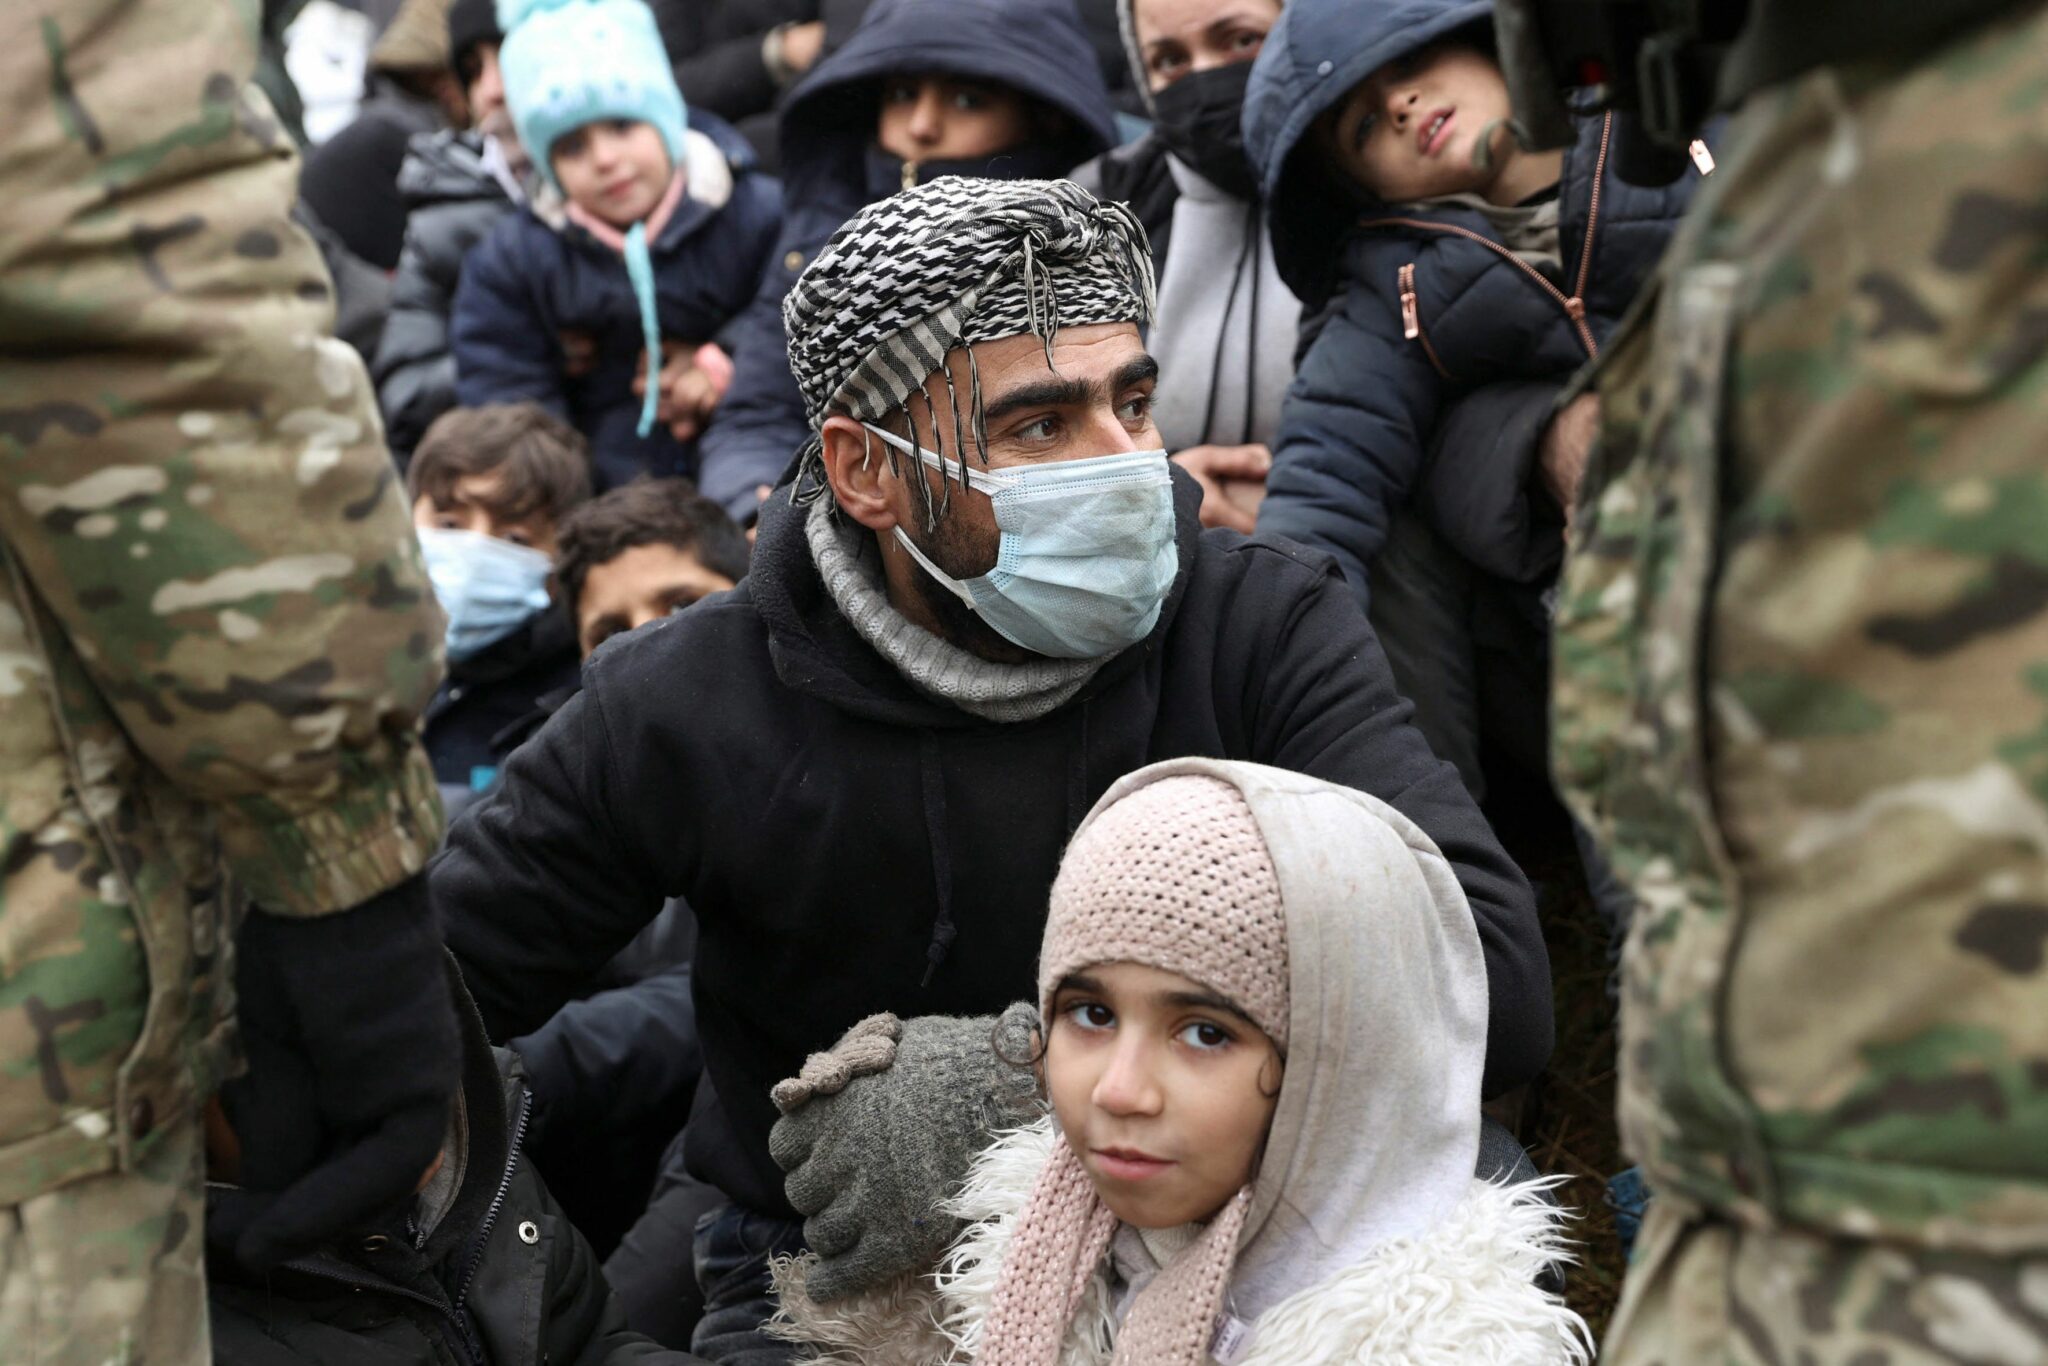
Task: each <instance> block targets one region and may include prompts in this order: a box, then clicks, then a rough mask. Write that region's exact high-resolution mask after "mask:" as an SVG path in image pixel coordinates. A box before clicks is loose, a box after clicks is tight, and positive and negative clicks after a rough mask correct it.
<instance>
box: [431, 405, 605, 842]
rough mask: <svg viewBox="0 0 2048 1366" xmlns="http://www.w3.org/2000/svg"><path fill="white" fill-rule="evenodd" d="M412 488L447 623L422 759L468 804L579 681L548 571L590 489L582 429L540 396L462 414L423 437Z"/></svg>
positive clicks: (565, 617)
mask: <svg viewBox="0 0 2048 1366" xmlns="http://www.w3.org/2000/svg"><path fill="white" fill-rule="evenodd" d="M406 492H407V494H408V495H409V496H410V497H411V499H412V521H413V527H414V530H415V531H416V533H417V534H418V536H419V539H420V551H421V554H422V555H423V556H424V558H425V559H426V562H427V577H428V579H429V580H430V581H431V582H432V584H433V586H434V596H435V597H436V598H437V599H439V601H440V604H441V610H442V611H443V612H444V613H446V614H447V617H448V634H447V642H446V644H447V650H448V677H447V679H446V681H444V682H443V683H442V684H441V688H440V691H438V692H436V693H435V694H434V700H433V701H432V702H431V703H429V704H428V706H427V714H426V746H427V757H428V758H430V759H431V760H432V761H433V764H434V777H435V778H436V780H438V781H439V782H440V784H441V790H442V795H443V797H444V798H447V799H448V800H449V802H450V803H451V804H453V805H460V804H461V803H464V802H466V801H468V799H469V798H470V797H471V796H472V795H473V794H474V793H476V792H480V791H482V790H483V789H484V788H486V787H489V786H490V784H491V783H492V781H493V780H494V779H495V778H496V776H497V766H498V763H499V761H500V759H502V757H503V755H504V753H505V752H506V750H508V749H509V748H510V747H511V743H510V737H512V736H515V735H523V734H525V733H526V731H528V730H530V729H531V726H530V724H528V721H529V718H530V717H531V715H532V714H533V713H534V711H535V710H536V708H538V707H539V706H540V705H541V699H542V698H544V697H546V696H548V695H549V694H551V693H554V692H556V691H558V690H559V689H562V688H565V687H568V686H571V685H573V684H574V683H575V681H576V674H577V667H578V654H577V650H576V625H575V621H574V619H573V618H572V617H571V616H570V614H569V612H568V611H567V609H566V608H565V607H564V606H562V605H561V604H560V603H558V602H557V601H556V600H555V598H554V596H553V594H552V593H551V591H550V583H549V576H550V574H551V573H552V572H553V568H554V558H555V530H556V527H557V526H558V525H559V524H560V523H561V520H562V519H563V518H564V517H566V516H567V515H568V514H569V512H570V510H571V509H573V508H575V507H577V506H578V505H580V504H582V503H583V502H585V501H586V500H587V499H588V498H589V497H590V458H589V454H588V451H587V449H586V447H585V445H584V442H583V438H582V437H580V436H578V435H577V434H576V433H575V431H573V430H572V429H571V428H569V427H568V426H566V425H565V424H563V423H562V422H560V421H558V420H557V419H555V418H553V417H551V416H549V415H548V414H547V413H546V412H545V411H543V410H542V409H541V408H539V407H538V406H536V405H534V404H531V403H512V404H495V405H492V406H489V407H484V408H457V409H454V410H453V411H451V412H447V413H443V414H442V415H441V416H440V417H439V418H437V419H435V421H434V424H433V425H432V426H431V427H428V428H427V433H426V435H425V436H424V437H422V438H421V439H420V444H419V449H418V450H416V451H415V452H414V453H413V458H412V464H411V466H410V467H409V468H408V469H407V471H406ZM501 737H504V738H501Z"/></svg>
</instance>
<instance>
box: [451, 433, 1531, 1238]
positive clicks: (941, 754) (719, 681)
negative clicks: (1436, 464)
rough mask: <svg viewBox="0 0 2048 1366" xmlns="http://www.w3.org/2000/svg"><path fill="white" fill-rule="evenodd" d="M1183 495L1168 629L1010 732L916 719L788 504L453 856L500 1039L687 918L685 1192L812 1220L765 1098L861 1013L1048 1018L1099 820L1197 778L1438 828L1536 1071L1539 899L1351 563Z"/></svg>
mask: <svg viewBox="0 0 2048 1366" xmlns="http://www.w3.org/2000/svg"><path fill="white" fill-rule="evenodd" d="M1175 485H1176V489H1175V492H1176V503H1177V514H1178V523H1179V533H1178V546H1179V554H1180V569H1179V573H1178V575H1177V576H1176V579H1175V582H1174V586H1173V589H1172V591H1171V593H1170V594H1169V596H1168V599H1167V602H1166V605H1165V607H1164V610H1163V611H1162V613H1161V615H1160V620H1159V624H1158V625H1157V626H1156V627H1155V628H1154V630H1153V633H1152V635H1151V636H1150V637H1148V638H1147V639H1146V640H1145V641H1143V642H1141V643H1140V644H1138V645H1135V646H1133V647H1131V648H1130V649H1128V650H1126V651H1124V652H1123V653H1122V654H1120V655H1118V656H1117V657H1116V658H1115V659H1113V660H1111V661H1110V662H1109V663H1107V664H1106V665H1105V666H1104V667H1103V668H1102V669H1101V670H1100V672H1098V673H1097V674H1096V675H1095V677H1094V678H1093V679H1092V680H1090V681H1089V683H1088V684H1087V685H1086V686H1085V687H1084V688H1083V689H1082V690H1081V691H1080V693H1079V694H1077V695H1076V696H1075V697H1074V698H1073V699H1072V700H1071V701H1069V702H1067V703H1066V704H1065V705H1064V706H1062V707H1060V708H1058V709H1057V710H1055V711H1054V712H1052V713H1051V714H1050V715H1047V716H1045V717H1042V718H1040V719H1039V720H1036V721H1031V722H1026V723H1021V724H1012V725H999V724H993V723H989V722H985V721H981V720H978V719H976V718H975V717H973V716H970V715H968V714H967V713H966V712H963V711H960V710H958V709H956V708H954V707H952V706H950V705H948V704H945V703H942V702H938V701H934V700H932V699H930V698H928V697H926V696H924V695H923V694H922V693H920V692H918V691H917V690H916V689H914V688H913V687H912V686H911V684H910V683H909V682H908V681H906V680H905V679H904V678H903V677H902V675H900V674H899V673H898V672H897V671H896V670H895V668H894V667H893V666H892V665H890V664H889V663H888V662H886V661H885V660H884V659H883V658H882V657H881V656H880V655H878V654H876V653H875V652H874V651H873V650H872V649H871V648H870V647H869V646H868V645H867V644H866V643H865V642H864V641H862V640H861V639H860V637H859V636H858V635H857V634H856V632H855V630H854V628H853V626H852V625H851V624H850V623H848V622H847V621H846V619H845V618H844V617H843V616H842V615H841V614H840V612H839V610H838V608H837V606H836V605H835V604H834V603H833V601H832V599H831V598H830V597H829V595H828V594H827V593H826V591H825V587H824V584H823V583H822V581H821V579H820V577H819V575H818V572H817V569H816V567H815V565H814V563H813V561H812V559H811V554H810V550H809V546H808V543H807V541H806V538H805V535H804V529H803V510H802V509H792V508H791V507H790V506H789V504H788V500H787V497H786V495H783V494H778V495H777V496H776V497H775V498H774V499H772V500H771V501H770V504H769V506H768V508H767V510H766V511H765V513H764V515H763V518H762V525H761V534H760V540H759V543H758V545H757V547H756V550H755V555H754V565H753V569H752V571H751V572H750V573H749V574H748V576H747V579H746V581H745V582H744V583H742V584H741V585H740V586H739V587H738V588H737V589H735V590H733V591H732V592H730V593H725V594H721V595H719V596H717V597H712V598H707V599H705V600H704V601H702V602H700V603H698V604H697V605H696V606H694V607H692V608H691V609H690V610H689V611H687V612H683V613H679V614H678V615H676V616H673V617H670V618H667V619H666V620H664V621H662V622H659V623H656V624H652V625H650V626H648V627H647V628H645V629H642V630H639V631H635V632H632V633H630V634H629V635H625V636H621V637H619V638H618V640H617V641H616V643H611V644H607V645H606V646H605V647H604V648H602V649H600V650H599V651H598V653H597V654H596V655H595V656H594V657H593V658H592V659H591V661H590V662H589V664H588V665H587V666H586V667H585V670H584V687H583V691H582V693H580V694H579V695H578V696H577V697H576V698H575V699H574V700H573V701H571V702H570V703H569V704H568V705H567V706H566V707H564V708H563V709H562V710H561V711H560V712H559V713H557V714H556V715H555V717H554V719H553V720H551V721H550V722H549V723H548V725H547V726H546V727H544V728H543V729H542V730H541V732H540V734H539V735H537V736H536V737H534V739H533V740H532V741H530V742H529V743H527V744H526V745H525V746H523V747H522V748H521V749H520V750H519V751H518V752H517V753H516V754H514V755H513V756H512V758H511V760H510V761H509V762H508V763H507V765H506V767H505V771H504V775H503V779H502V781H501V783H500V785H499V787H498V789H497V790H496V791H495V792H494V793H492V794H491V795H489V796H488V797H486V798H485V799H483V800H482V801H480V802H478V803H477V804H476V805H475V806H474V807H472V808H471V809H470V810H469V811H468V812H466V813H465V814H464V815H463V816H462V817H461V818H460V819H459V820H457V821H456V823H455V828H454V829H453V830H452V831H451V832H450V835H449V839H448V845H447V848H446V850H445V851H444V852H443V853H442V854H441V856H440V857H439V859H438V860H437V861H436V862H435V864H434V865H433V868H432V873H431V885H432V889H433V896H434V899H435V902H436V905H437V907H438V909H439V911H440V913H441V915H442V920H443V924H444V925H445V926H446V928H447V935H448V943H449V945H450V947H451V948H452V949H453V950H454V951H455V954H456V956H457V958H458V959H460V960H461V962H462V965H463V970H464V973H465V975H466V977H467V979H468V981H469V983H470V986H471V989H472V990H473V991H474V992H475V994H476V998H477V1001H478V1003H479V1005H480V1006H481V1007H482V1009H483V1011H484V1016H485V1019H486V1020H487V1021H488V1022H489V1024H490V1025H491V1028H492V1030H493V1031H494V1033H495V1034H496V1035H498V1036H501V1037H502V1036H506V1035H510V1034H517V1033H520V1032H522V1031H524V1030H527V1029H531V1028H532V1027H533V1026H535V1025H536V1024H538V1023H539V1022H540V1021H541V1020H542V1019H544V1018H545V1017H546V1016H547V1014H548V1013H549V1012H550V1011H551V1010H552V1009H554V1007H555V1006H556V1005H558V1004H559V1003H560V1002H562V1001H563V1000H566V999H567V998H569V997H570V996H571V995H573V994H575V993H576V991H577V990H578V989H579V987H580V986H581V984H582V982H583V980H584V979H585V978H587V977H588V975H589V974H590V973H591V972H593V971H594V970H595V969H596V968H597V967H598V966H599V965H600V964H601V963H603V962H604V960H605V959H606V958H607V957H608V956H610V955H611V954H612V953H614V952H616V951H617V950H618V948H619V946H620V945H622V944H623V943H625V942H626V940H627V939H629V938H630V937H631V936H632V935H633V933H634V932H635V931H636V930H637V929H639V927H640V926H641V925H643V924H645V923H646V921H647V919H648V918H649V917H650V916H652V915H653V914H654V913H655V911H656V910H657V909H659V907H660V906H661V904H662V901H663V899H664V898H665V897H668V896H672V895H681V896H684V897H686V898H687V899H688V900H689V902H690V905H691V906H692V907H693V908H694V909H695V910H696V912H697V919H698V942H697V958H696V975H695V982H694V986H695V998H696V1005H697V1022H698V1030H699V1034H700V1037H701V1040H702V1043H703V1049H704V1059H705V1067H706V1071H707V1074H708V1075H709V1078H710V1080H711V1083H712V1085H713V1087H714V1088H715V1089H716V1091H717V1094H718V1098H719V1100H720V1102H721V1103H722V1110H723V1113H722V1114H719V1115H716V1116H706V1117H704V1119H700V1120H693V1121H692V1123H691V1125H690V1131H689V1137H690V1162H691V1168H692V1170H693V1171H694V1172H696V1173H697V1174H698V1175H700V1176H701V1177H703V1178H704V1179H706V1180H710V1181H712V1182H713V1183H714V1184H716V1185H718V1186H719V1187H720V1188H721V1189H723V1190H725V1191H726V1192H727V1193H728V1194H730V1195H732V1196H733V1197H734V1198H736V1199H738V1200H740V1201H741V1202H743V1203H745V1204H747V1205H751V1206H753V1207H755V1208H757V1209H761V1210H764V1211H777V1212H781V1213H783V1215H784V1217H790V1212H789V1209H788V1206H787V1204H786V1203H785V1201H784V1199H783V1193H782V1177H781V1173H780V1172H779V1171H778V1170H777V1168H776V1166H775V1163H774V1162H773V1160H772V1159H771V1158H770V1157H769V1155H768V1130H769V1128H770V1127H771V1126H772V1125H773V1123H774V1121H775V1117H776V1115H775V1108H774V1106H773V1105H772V1104H771V1103H770V1102H769V1099H768V1091H769V1088H770V1086H771V1085H772V1084H773V1083H774V1082H776V1081H777V1080H779V1079H781V1078H783V1077H786V1076H790V1075H793V1074H794V1073H795V1072H796V1070H797V1069H798V1068H799V1067H800V1066H801V1065H802V1063H803V1061H804V1058H805V1056H806V1055H807V1054H808V1053H810V1052H812V1051H813V1050H816V1049H821V1048H824V1047H827V1046H829V1045H830V1044H831V1042H832V1041H833V1040H834V1039H835V1038H836V1037H837V1036H838V1035H839V1034H840V1033H841V1032H843V1031H844V1030H845V1029H846V1028H847V1027H848V1026H850V1025H852V1024H853V1023H854V1022H855V1021H857V1020H859V1019H861V1018H862V1017H863V1016H866V1015H870V1014H874V1013H876V1012H878V1011H884V1010H893V1011H895V1012H897V1013H898V1014H901V1015H923V1014H952V1015H977V1014H988V1013H993V1012H995V1011H997V1010H999V1009H1000V1008H1001V1007H1002V1006H1004V1005H1005V1004H1007V1003H1008V1002H1011V1001H1016V1000H1022V999H1028V998H1029V997H1030V995H1031V992H1032V989H1033V988H1032V981H1033V977H1032V972H1033V964H1034V962H1035V960H1036V958H1037V955H1038V947H1039V939H1040V935H1041V933H1042V931H1043V928H1044V923H1045V909H1046V897H1047V894H1048V892H1049V890H1050V888H1051V885H1052V879H1053V874H1054V871H1055V869H1056V868H1057V866H1058V863H1059V858H1060V852H1061V850H1062V849H1063V848H1064V847H1065V844H1066V841H1067V837H1068V836H1069V834H1070V833H1071V832H1072V831H1073V829H1074V827H1075V826H1076V825H1077V824H1078V823H1079V821H1080V820H1081V818H1082V816H1083V815H1085V814H1086V813H1087V811H1088V809H1089V807H1090V806H1091V805H1092V804H1093V803H1094V802H1095V800H1096V799H1097V798H1098V797H1100V796H1101V795H1102V793H1103V792H1104V791H1105V790H1107V788H1108V787H1109V786H1110V784H1111V783H1112V782H1114V781H1115V780H1116V779H1118V778H1120V777H1122V776H1123V775H1124V774H1126V773H1129V772H1131V771H1132V770H1134V769H1137V768H1141V767H1143V766H1144V765H1146V764H1148V763H1152V762H1154V761H1157V760H1161V759H1168V758H1176V757H1180V756H1184V755H1207V756H1212V757H1217V758H1232V759H1247V760H1252V761H1255V762H1259V763H1266V764H1272V765H1275V766H1277V767H1281V768H1289V769H1295V770H1298V771H1301V772H1304V773H1309V774H1313V775H1315V776H1317V777H1321V778H1325V779H1328V780H1330V781H1334V782H1339V783H1345V784H1349V785H1351V786H1354V787H1357V788H1359V789H1361V790H1364V791H1367V792H1371V793H1373V794H1374V795H1376V796H1379V797H1380V798H1382V799H1383V800H1385V801H1387V802H1389V803H1391V804H1392V805H1394V806H1396V807H1398V808H1400V810H1402V811H1403V812H1404V813H1405V814H1407V815H1408V816H1409V817H1410V818H1411V819H1413V820H1414V821H1415V822H1416V823H1417V824H1418V825H1420V826H1421V827H1422V828H1423V829H1424V830H1425V831H1427V832H1428V833H1429V834H1430V835H1431V836H1432V837H1433V838H1434V839H1435V840H1436V842H1437V843H1438V844H1439V845H1440V846H1441V847H1442V849H1443V851H1444V854H1445V856H1446V857H1447V858H1448V859H1449V860H1450V862H1451V864H1452V865H1453V866H1454V867H1455V868H1456V869H1457V870H1458V875H1459V879H1460V881H1461V882H1462V884H1463V885H1464V888H1465V890H1466V893H1467V895H1468V896H1469V897H1470V899H1471V902H1472V908H1473V918H1474V921H1475V923H1476V925H1477V928H1478V932H1479V937H1480V941H1481V943H1482V944H1483V946H1484V948H1485V952H1486V958H1487V969H1488V986H1489V995H1490V1008H1491V1017H1490V1026H1489V1045H1488V1053H1487V1074H1486V1089H1487V1092H1488V1093H1489V1094H1494V1093H1497V1092H1499V1091H1501V1090H1503V1089H1505V1088H1508V1087H1511V1086H1514V1085H1516V1084H1518V1083H1520V1082H1523V1081H1526V1080H1528V1079H1529V1078H1530V1077H1532V1076H1533V1075H1534V1074H1535V1073H1536V1072H1537V1070H1538V1069H1540V1068H1541V1067H1542V1065H1543V1063H1544V1061H1545V1060H1546V1059H1547V1058H1548V1056H1549V1053H1550V1045H1551V1035H1552V1021H1551V1007H1550V977H1549V967H1548V959H1547V957H1546V954H1545V950H1544V945H1543V937H1542V934H1541V932H1540V930H1539V928H1538V925H1537V921H1536V914H1535V907H1534V903H1533V899H1532V896H1531V893H1530V890H1529V886H1528V884H1527V883H1526V882H1525V881H1524V880H1523V878H1522V875H1521V873H1520V872H1519V871H1518V870H1517V869H1516V867H1515V865H1514V863H1513V862H1512V861H1511V860H1510V859H1509V858H1508V857H1507V855H1506V854H1505V853H1504V852H1503V851H1502V849H1501V847H1500V845H1499V842H1498V841H1497V840H1496V839H1495V837H1494V834H1493V832H1492V830H1491V829H1490V828H1489V827H1488V826H1487V824H1486V821H1485V820H1484V818H1482V817H1481V816H1480V814H1479V811H1478V809H1477V808H1476V807H1475V806H1474V805H1473V803H1472V801H1471V798H1470V797H1469V796H1468V795H1467V794H1466V792H1465V789H1464V787H1463V785H1462V784H1461V783H1460V782H1459V780H1458V776H1457V774H1456V772H1455V771H1454V770H1453V769H1452V768H1451V767H1450V765H1448V764H1445V763H1442V762H1439V761H1438V760H1437V759H1436V758H1435V757H1433V756H1432V755H1431V754H1430V752H1429V748H1428V745H1427V744H1426V743H1425V742H1424V741H1423V739H1422V737H1421V735H1420V734H1419V733H1417V732H1416V731H1415V730H1414V729H1412V728H1411V727H1410V726H1409V725H1408V723H1407V716H1408V707H1407V704H1406V703H1404V702H1402V701H1401V699H1400V698H1399V697H1398V696H1397V695H1396V693H1395V690H1394V685H1393V682H1392V679H1391V677H1390V676H1389V673H1388V669H1387V663H1386V659H1385V656H1384V655H1382V654H1381V652H1380V648H1379V644H1378V642H1377V641H1376V640H1375V639H1374V637H1373V634H1372V631H1371V629H1370V628H1369V627H1368V626H1367V625H1366V622H1365V620H1364V618H1363V617H1362V616H1360V615H1359V612H1358V609H1357V607H1356V606H1355V605H1354V604H1353V603H1352V601H1351V599H1350V596H1349V594H1348V593H1347V592H1346V591H1345V588H1344V586H1343V584H1342V582H1341V581H1340V580H1339V579H1338V578H1337V575H1336V573H1335V569H1334V566H1332V564H1331V562H1330V560H1329V558H1328V557H1327V556H1324V555H1320V554H1316V553H1313V552H1309V551H1304V550H1302V549H1300V548H1298V547H1295V546H1293V545H1290V544H1288V543H1285V542H1280V541H1272V540H1266V539H1252V540H1247V539H1246V538H1244V537H1242V536H1238V535H1235V534H1233V533H1230V532H1225V531H1209V532H1204V531H1203V530H1202V529H1201V527H1200V525H1199V523H1198V521H1197V518H1196V509H1197V508H1198V507H1199V504H1200V493H1199V490H1198V489H1197V487H1196V486H1195V484H1194V482H1193V481H1192V480H1191V479H1189V478H1187V477H1186V476H1185V475H1182V474H1180V473H1179V472H1178V471H1176V473H1175ZM1366 909H1367V908H1361V913H1365V911H1366ZM947 926H950V927H952V928H953V929H954V930H955V931H956V932H957V937H956V938H954V939H953V940H952V941H951V943H950V947H947V945H946V943H945V934H944V927H947ZM714 1118H715V1119H716V1121H717V1122H716V1123H715V1124H714V1123H707V1122H706V1121H707V1120H711V1119H714Z"/></svg>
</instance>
